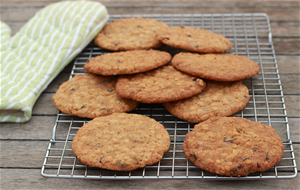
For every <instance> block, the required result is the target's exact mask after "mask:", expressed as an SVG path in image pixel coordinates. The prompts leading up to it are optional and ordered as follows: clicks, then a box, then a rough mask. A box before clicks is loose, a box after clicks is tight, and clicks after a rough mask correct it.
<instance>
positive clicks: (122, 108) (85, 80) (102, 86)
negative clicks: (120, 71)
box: [53, 73, 138, 118]
mask: <svg viewBox="0 0 300 190" xmlns="http://www.w3.org/2000/svg"><path fill="white" fill-rule="evenodd" d="M116 82H117V78H116V77H104V76H99V75H94V74H92V73H87V74H84V75H75V76H74V77H73V78H71V79H69V80H68V81H67V82H65V83H63V84H62V85H61V86H60V87H59V89H58V90H57V91H56V93H55V95H54V96H53V103H54V105H55V106H56V107H57V109H59V110H61V111H62V112H64V113H67V114H70V115H75V116H79V117H88V118H95V117H99V116H104V115H109V114H112V113H115V112H117V113H119V112H128V111H131V110H133V109H134V108H136V107H137V106H138V102H136V101H133V100H130V99H125V98H121V97H120V96H118V95H117V93H116V91H115V86H116Z"/></svg>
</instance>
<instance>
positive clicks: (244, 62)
mask: <svg viewBox="0 0 300 190" xmlns="http://www.w3.org/2000/svg"><path fill="white" fill-rule="evenodd" d="M172 65H173V66H174V67H175V68H176V69H178V70H180V71H182V72H185V73H188V74H190V75H193V76H197V77H200V78H204V79H208V80H215V81H238V80H242V79H245V78H249V77H252V76H254V75H256V74H257V73H258V72H259V71H260V67H259V65H258V64H256V63H255V62H253V61H251V60H250V59H248V58H247V57H245V56H239V55H232V54H227V53H224V54H222V53H218V54H198V53H179V54H176V55H175V56H174V57H173V59H172Z"/></svg>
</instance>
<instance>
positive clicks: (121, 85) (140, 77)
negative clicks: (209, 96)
mask: <svg viewBox="0 0 300 190" xmlns="http://www.w3.org/2000/svg"><path fill="white" fill-rule="evenodd" d="M204 88H205V82H203V80H201V79H200V78H197V77H193V76H191V75H188V74H185V73H182V72H180V71H178V70H176V69H175V68H174V67H173V66H172V65H166V66H162V67H159V68H157V69H155V70H151V71H148V72H144V73H138V74H134V75H126V76H121V77H119V78H118V81H117V84H116V92H117V94H118V95H119V96H121V97H123V98H130V99H132V100H135V101H138V102H143V103H161V102H168V101H175V100H180V99H183V98H187V97H191V96H193V95H195V94H197V93H199V92H201V91H202V90H203V89H204Z"/></svg>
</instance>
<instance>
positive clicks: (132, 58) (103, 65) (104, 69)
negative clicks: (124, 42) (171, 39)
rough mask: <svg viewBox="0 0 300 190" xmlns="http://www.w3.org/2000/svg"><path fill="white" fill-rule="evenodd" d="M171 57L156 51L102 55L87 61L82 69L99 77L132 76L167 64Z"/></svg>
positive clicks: (134, 51)
mask: <svg viewBox="0 0 300 190" xmlns="http://www.w3.org/2000/svg"><path fill="white" fill-rule="evenodd" d="M171 58H172V57H171V55H170V54H169V53H167V52H164V51H158V50H133V51H125V52H114V53H108V54H103V55H100V56H97V57H95V58H93V59H91V60H89V61H88V62H87V63H86V64H85V65H84V69H85V70H87V71H89V72H91V73H94V74H100V75H121V74H134V73H140V72H145V71H149V70H152V69H155V68H157V67H160V66H162V65H165V64H167V63H168V62H170V61H171Z"/></svg>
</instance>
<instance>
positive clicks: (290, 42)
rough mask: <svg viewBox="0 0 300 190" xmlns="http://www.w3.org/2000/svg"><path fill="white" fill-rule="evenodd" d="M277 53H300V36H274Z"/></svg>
mask: <svg viewBox="0 0 300 190" xmlns="http://www.w3.org/2000/svg"><path fill="white" fill-rule="evenodd" d="M273 44H274V49H275V54H276V55H300V38H273Z"/></svg>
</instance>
